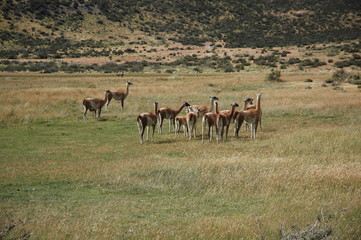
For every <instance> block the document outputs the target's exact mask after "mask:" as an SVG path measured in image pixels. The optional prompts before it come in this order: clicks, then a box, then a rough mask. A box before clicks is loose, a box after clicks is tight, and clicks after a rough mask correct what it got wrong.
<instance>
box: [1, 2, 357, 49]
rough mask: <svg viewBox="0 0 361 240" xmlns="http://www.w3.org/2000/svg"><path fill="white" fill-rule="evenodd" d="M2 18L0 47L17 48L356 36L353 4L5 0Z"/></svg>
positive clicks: (288, 41) (260, 42) (276, 42)
mask: <svg viewBox="0 0 361 240" xmlns="http://www.w3.org/2000/svg"><path fill="white" fill-rule="evenodd" d="M0 15H1V16H0V20H1V21H0V44H6V45H7V46H11V48H14V47H15V48H19V49H20V48H22V47H26V46H56V45H57V46H69V44H70V43H72V44H74V43H76V42H77V43H82V46H88V47H104V44H108V45H112V44H114V45H117V44H118V45H121V44H123V43H124V42H127V41H128V42H129V41H134V40H136V41H140V40H144V38H143V36H152V37H154V38H155V39H156V40H157V41H163V42H164V43H165V42H167V41H174V42H179V43H182V44H184V45H202V44H204V43H205V42H208V43H210V44H212V43H216V42H223V44H224V46H225V47H230V48H233V47H274V46H287V45H288V46H289V45H303V44H314V43H322V42H338V41H343V40H353V39H359V38H360V37H361V31H360V29H361V1H359V0H338V1H333V0H258V1H250V0H247V1H246V0H218V1H212V0H168V1H164V0H122V1H117V0H68V1H67V0H4V1H2V3H0ZM87 23H88V24H87ZM99 29H100V30H99ZM70 33H74V34H75V33H79V34H81V35H74V36H73V35H71V34H70ZM130 35H136V36H138V37H136V38H135V39H132V38H131V37H129V36H130ZM97 41H102V43H99V42H97ZM104 41H106V42H107V43H104ZM54 43H55V44H54ZM140 43H141V42H140ZM146 43H147V42H145V43H144V44H146Z"/></svg>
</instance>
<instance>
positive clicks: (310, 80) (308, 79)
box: [305, 78, 313, 82]
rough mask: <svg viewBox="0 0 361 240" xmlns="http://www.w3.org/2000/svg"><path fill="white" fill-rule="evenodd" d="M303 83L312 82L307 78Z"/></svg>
mask: <svg viewBox="0 0 361 240" xmlns="http://www.w3.org/2000/svg"><path fill="white" fill-rule="evenodd" d="M305 82H313V80H312V79H310V78H307V79H306V80H305Z"/></svg>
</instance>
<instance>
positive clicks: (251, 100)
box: [242, 98, 253, 105]
mask: <svg viewBox="0 0 361 240" xmlns="http://www.w3.org/2000/svg"><path fill="white" fill-rule="evenodd" d="M242 102H245V103H248V104H250V105H252V104H253V98H245V99H243V101H242Z"/></svg>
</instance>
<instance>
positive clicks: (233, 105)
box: [229, 104, 236, 117]
mask: <svg viewBox="0 0 361 240" xmlns="http://www.w3.org/2000/svg"><path fill="white" fill-rule="evenodd" d="M235 109H236V105H235V104H232V109H231V115H229V116H230V117H232V116H233V114H234V110H235Z"/></svg>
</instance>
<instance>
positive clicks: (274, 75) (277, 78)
mask: <svg viewBox="0 0 361 240" xmlns="http://www.w3.org/2000/svg"><path fill="white" fill-rule="evenodd" d="M266 81H271V82H281V81H282V80H281V71H278V70H276V71H273V70H272V72H271V73H270V74H268V75H267V76H266Z"/></svg>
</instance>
